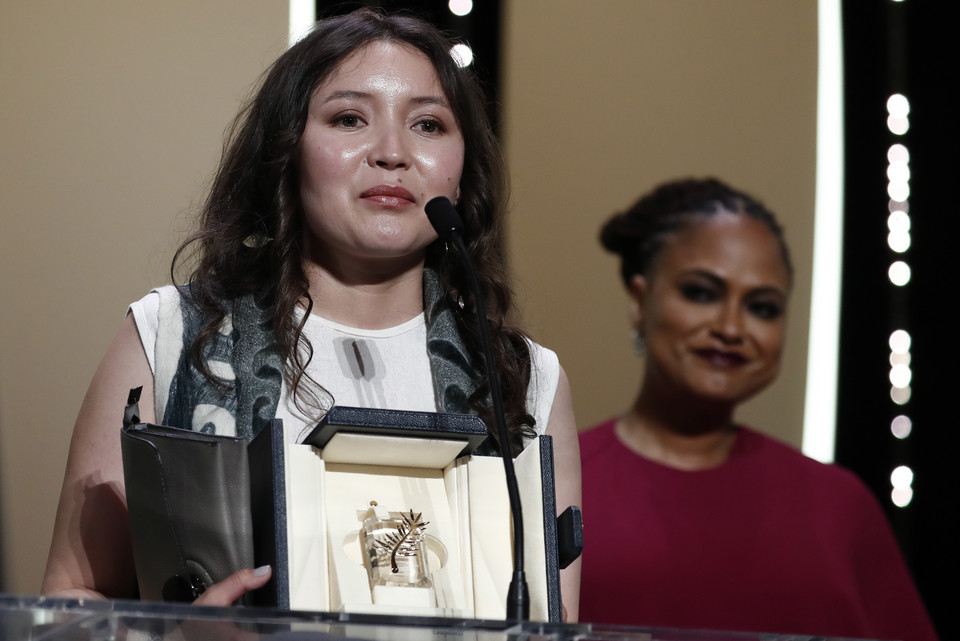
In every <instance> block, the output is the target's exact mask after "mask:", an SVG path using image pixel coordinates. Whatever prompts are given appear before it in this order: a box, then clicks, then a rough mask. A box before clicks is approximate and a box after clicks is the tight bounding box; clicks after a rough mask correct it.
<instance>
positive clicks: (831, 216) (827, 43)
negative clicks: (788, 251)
mask: <svg viewBox="0 0 960 641" xmlns="http://www.w3.org/2000/svg"><path fill="white" fill-rule="evenodd" d="M817 14H818V15H817V24H818V28H817V30H818V37H819V44H818V47H817V49H818V51H817V61H818V62H817V65H818V69H817V187H816V190H817V192H816V211H815V219H814V236H813V287H812V293H811V297H810V339H809V348H808V350H809V351H808V354H807V386H806V401H805V403H804V409H803V453H804V454H806V455H807V456H810V457H812V458H815V459H817V460H819V461H823V462H824V463H830V462H833V457H834V450H835V445H836V405H837V360H838V357H839V350H838V348H839V342H840V341H839V334H840V274H841V264H842V263H841V257H842V255H843V49H842V33H841V27H840V24H841V23H840V0H818V3H817Z"/></svg>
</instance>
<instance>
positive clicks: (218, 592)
mask: <svg viewBox="0 0 960 641" xmlns="http://www.w3.org/2000/svg"><path fill="white" fill-rule="evenodd" d="M271 574H272V570H271V569H270V566H269V565H263V566H261V567H259V568H257V569H255V570H253V569H246V570H237V571H236V572H234V573H233V574H231V575H230V576H228V577H227V578H225V579H224V580H223V581H220V582H219V583H216V584H214V585H211V586H210V587H209V588H207V590H206V592H204V593H203V594H201V595H200V596H199V597H197V600H196V601H194V602H193V603H194V605H215V606H228V605H233V602H234V601H236V600H237V599H239V598H240V597H242V596H243V595H244V594H246V593H247V592H249V591H250V590H256V589H257V588H261V587H263V586H264V585H265V584H266V582H267V581H269V580H270V576H271Z"/></svg>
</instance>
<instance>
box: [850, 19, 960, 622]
mask: <svg viewBox="0 0 960 641" xmlns="http://www.w3.org/2000/svg"><path fill="white" fill-rule="evenodd" d="M940 6H942V5H937V4H935V3H929V2H926V3H925V2H917V1H910V0H907V1H906V2H891V1H890V0H885V1H883V2H863V1H861V2H844V3H843V36H844V57H845V64H844V73H845V92H844V93H845V96H844V98H845V127H846V135H845V141H844V143H845V148H846V153H845V171H846V188H845V193H846V203H845V208H844V214H845V220H844V245H843V247H844V260H843V276H842V278H843V281H842V303H841V322H840V372H839V374H840V376H839V380H840V383H839V390H838V392H839V393H838V403H837V462H838V463H839V464H841V465H844V466H846V467H849V468H850V469H852V470H853V471H854V472H856V473H857V474H858V475H859V476H860V477H861V478H862V479H863V480H864V481H865V482H866V483H867V485H868V486H869V487H870V489H871V490H872V491H873V492H874V494H875V495H876V496H877V498H878V500H879V501H880V502H881V505H883V506H884V508H885V509H886V511H887V515H888V517H889V518H890V521H891V524H892V525H893V528H894V531H895V533H896V535H897V538H898V539H899V541H900V545H901V548H902V549H903V553H904V556H905V557H906V559H907V563H908V565H909V566H910V567H911V569H912V571H913V574H914V578H915V579H916V581H917V585H918V587H919V589H920V591H921V594H922V596H923V598H924V601H925V603H926V605H927V608H928V609H929V611H930V614H931V616H932V617H933V619H934V624H935V625H936V626H937V629H938V631H939V633H940V636H941V638H943V639H956V638H960V625H958V622H957V617H956V616H955V614H954V613H955V611H956V601H957V598H958V597H960V590H958V588H957V587H956V577H957V576H958V572H960V562H958V561H960V555H958V552H957V546H958V543H960V528H958V518H957V511H958V503H960V492H958V488H960V483H958V482H957V480H956V478H955V474H954V468H955V467H956V462H955V457H956V452H957V448H956V444H957V435H956V430H957V419H956V418H955V416H954V415H953V413H952V412H950V411H949V409H948V403H949V400H948V399H949V398H951V395H952V394H956V393H957V391H956V389H955V384H956V381H957V374H956V371H957V364H956V357H957V341H956V340H954V336H955V334H956V332H957V327H956V323H955V322H954V317H955V316H956V312H955V311H950V306H951V303H950V302H949V300H950V299H952V298H953V295H952V294H951V292H953V291H955V287H954V286H953V283H954V281H955V280H956V277H955V272H954V270H953V265H952V264H951V262H950V260H949V258H948V257H949V256H950V254H951V252H952V251H956V243H957V237H956V235H955V230H956V227H957V226H956V224H955V223H954V222H953V218H954V217H955V215H956V214H955V199H954V198H953V197H952V193H948V192H953V190H954V188H955V187H954V181H955V174H956V165H957V163H956V159H955V154H956V144H957V141H958V138H957V125H956V116H955V115H954V111H955V109H956V106H955V99H954V98H950V97H949V94H950V93H951V91H950V90H951V89H952V85H955V84H956V77H957V73H956V59H957V56H956V54H954V53H953V47H954V46H955V40H956V37H957V36H956V34H955V33H953V31H954V30H953V29H952V27H949V26H948V24H947V22H946V20H945V16H944V15H943V13H942V11H941V10H939V7H940ZM893 93H902V94H903V95H905V96H906V97H907V98H908V100H909V101H910V115H909V118H910V129H909V130H908V131H907V133H906V134H904V135H903V136H895V135H893V134H891V133H890V132H889V131H888V129H887V126H886V118H887V109H886V101H887V98H888V97H889V96H890V95H891V94H893ZM895 142H901V143H902V144H904V145H906V147H907V148H908V149H909V151H910V169H911V179H910V188H911V191H910V198H909V207H910V210H909V214H910V218H911V230H910V234H911V240H912V244H911V247H910V248H909V249H908V250H907V252H906V253H905V254H896V253H895V252H893V251H892V250H890V249H889V248H888V246H887V239H886V237H887V215H888V201H889V197H888V196H887V193H886V189H887V177H886V169H887V149H888V148H889V146H890V145H891V144H893V143H895ZM898 259H900V260H905V261H906V262H907V263H908V264H909V265H910V267H911V270H912V278H911V281H910V282H909V283H908V284H907V285H906V286H904V287H895V286H893V285H892V284H891V283H890V282H889V280H888V279H887V268H888V267H889V265H890V263H891V262H893V261H894V260H898ZM941 296H946V299H945V300H940V298H941ZM899 328H903V329H906V330H907V331H908V332H910V335H911V337H912V339H913V340H912V347H911V355H912V361H911V364H910V367H911V369H912V370H913V380H912V383H911V387H912V396H911V398H910V400H909V401H908V402H907V404H906V405H904V406H902V407H901V406H898V405H895V404H894V403H893V402H892V401H891V400H890V381H889V379H888V374H889V371H890V363H889V360H888V359H889V354H890V348H889V346H888V339H889V336H890V333H891V332H892V331H893V330H895V329H899ZM901 413H903V414H906V415H907V416H909V417H911V419H912V420H913V432H912V434H911V435H910V436H909V437H907V438H906V439H903V440H899V439H897V438H895V437H894V436H893V435H892V434H891V432H890V421H891V420H892V419H893V417H894V416H896V415H898V414H901ZM899 465H907V466H909V467H910V468H911V469H913V471H914V482H913V489H914V498H913V501H912V502H911V503H910V504H909V505H907V506H906V507H904V508H898V507H896V506H894V505H893V503H892V502H891V500H890V491H891V489H892V486H891V483H890V473H891V471H892V470H893V469H894V468H895V467H897V466H899Z"/></svg>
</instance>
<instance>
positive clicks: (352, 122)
mask: <svg viewBox="0 0 960 641" xmlns="http://www.w3.org/2000/svg"><path fill="white" fill-rule="evenodd" d="M333 124H334V125H336V126H338V127H343V128H344V129H356V128H357V127H359V126H360V125H362V124H363V121H362V120H360V116H357V115H354V114H341V115H339V116H337V117H335V118H334V119H333Z"/></svg>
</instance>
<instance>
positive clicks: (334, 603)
mask: <svg viewBox="0 0 960 641" xmlns="http://www.w3.org/2000/svg"><path fill="white" fill-rule="evenodd" d="M486 433H487V430H486V426H485V425H484V424H483V423H482V422H481V421H480V420H479V419H478V418H476V417H468V416H460V415H444V414H431V413H422V412H402V411H395V410H368V409H357V408H338V407H335V408H333V409H332V410H331V411H330V412H329V414H328V416H327V418H326V419H325V421H324V422H323V423H322V424H321V425H320V426H319V427H318V428H317V429H316V430H314V432H313V433H312V434H311V436H310V437H308V438H307V439H306V441H307V442H312V443H314V444H315V445H317V446H314V445H309V444H296V445H295V444H289V443H285V442H284V438H283V427H282V425H281V423H280V421H279V420H277V421H273V422H272V423H271V425H270V428H269V429H264V430H263V431H262V432H261V433H260V434H259V435H258V436H257V437H256V438H255V439H254V440H253V441H252V442H251V444H250V447H249V456H250V468H251V485H252V508H253V509H252V516H253V523H254V550H255V555H256V559H255V560H256V563H257V565H261V564H270V565H272V566H273V568H274V573H273V578H272V579H271V581H270V583H269V584H268V585H267V586H266V587H265V588H264V589H263V590H261V591H260V592H261V594H260V595H259V599H260V602H261V604H263V605H271V606H276V607H280V608H289V609H297V610H325V611H342V612H364V613H382V614H403V615H421V616H449V617H459V618H479V619H503V618H504V617H505V615H506V594H507V588H508V586H509V584H510V579H511V575H512V570H513V551H512V545H513V544H512V526H511V513H510V503H509V498H508V495H507V487H506V481H505V476H504V466H503V461H502V460H501V459H500V458H499V457H489V456H476V455H464V453H465V452H469V451H472V450H473V449H474V447H475V446H476V444H477V443H479V441H480V440H482V439H483V438H484V437H485V436H486ZM514 466H515V469H516V473H517V480H518V484H519V488H520V498H521V503H522V506H523V522H524V531H525V537H524V538H525V541H524V555H525V570H526V575H527V584H528V586H529V590H530V618H531V619H532V620H538V621H556V622H558V621H560V612H561V605H560V584H559V567H558V558H557V522H556V509H555V502H554V482H553V481H554V477H553V450H552V445H551V439H550V437H548V436H540V437H539V438H537V439H534V440H533V441H532V442H531V443H529V444H528V445H527V447H526V448H525V449H524V451H523V452H522V453H521V454H520V455H519V456H518V457H517V458H516V459H515V460H514ZM401 515H402V517H403V519H406V524H405V526H401V529H400V534H401V535H403V534H404V533H405V532H407V531H408V530H412V529H414V527H413V526H415V525H418V524H423V523H426V525H425V528H424V529H423V530H422V537H421V543H420V545H421V547H420V548H419V550H420V552H419V554H418V555H417V556H420V557H425V558H426V560H427V563H426V565H427V567H428V569H427V570H426V572H425V575H424V576H423V577H422V578H423V580H420V581H418V582H416V583H410V582H407V583H405V584H403V585H402V586H399V585H397V584H395V583H391V580H392V578H393V577H391V576H390V571H389V570H388V571H386V572H385V571H384V569H383V567H382V563H383V562H382V561H381V567H380V568H379V571H380V572H381V573H384V576H386V581H378V580H377V579H376V573H377V571H378V570H373V573H374V575H375V578H374V579H373V580H371V578H370V574H369V573H368V566H370V565H376V561H373V562H371V561H370V559H371V558H374V557H376V555H375V554H373V553H372V552H370V551H369V550H370V549H372V548H371V547H370V546H369V545H368V544H367V543H369V542H370V541H371V540H372V538H371V535H370V524H371V523H376V522H383V520H385V519H389V518H390V517H393V519H394V520H396V518H397V517H400V516H401ZM365 521H366V523H367V529H366V531H365V528H364V526H365ZM407 534H409V532H407ZM373 538H378V539H382V538H383V537H382V536H381V537H373ZM365 541H366V542H367V543H365ZM383 547H386V546H383ZM365 556H366V558H367V562H366V564H365V560H364V559H365ZM401 556H402V555H401ZM393 567H394V568H396V566H393ZM401 574H402V573H401Z"/></svg>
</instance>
